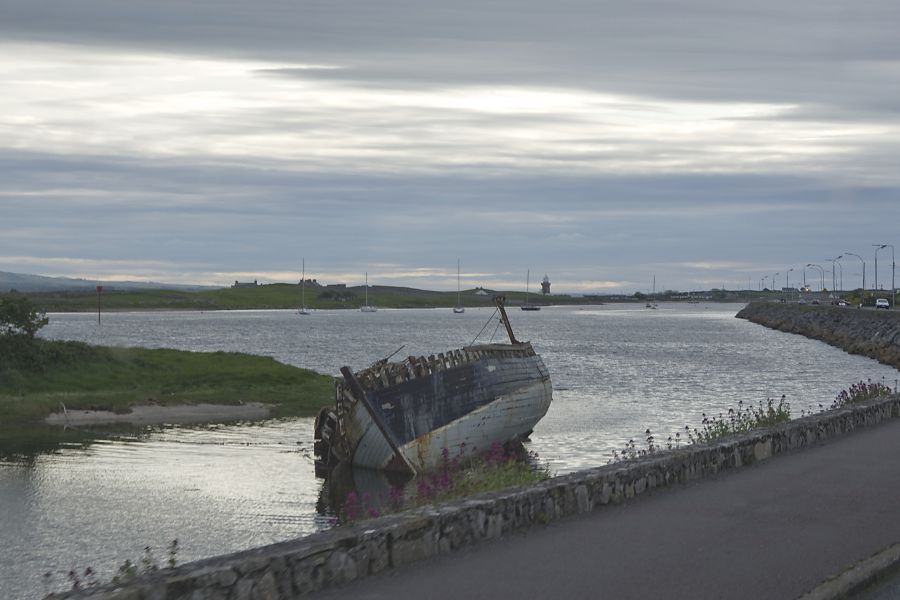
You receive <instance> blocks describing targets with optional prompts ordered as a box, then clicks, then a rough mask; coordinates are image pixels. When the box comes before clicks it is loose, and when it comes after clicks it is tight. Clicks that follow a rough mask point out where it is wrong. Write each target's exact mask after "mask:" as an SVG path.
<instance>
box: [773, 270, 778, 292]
mask: <svg viewBox="0 0 900 600" xmlns="http://www.w3.org/2000/svg"><path fill="white" fill-rule="evenodd" d="M778 275H780V273H775V274H774V275H772V291H773V292H777V291H778V283H777V279H776V278H777V277H778Z"/></svg>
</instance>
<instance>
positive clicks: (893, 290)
mask: <svg viewBox="0 0 900 600" xmlns="http://www.w3.org/2000/svg"><path fill="white" fill-rule="evenodd" d="M875 245H877V246H878V247H877V248H875V288H876V289H877V288H878V251H879V250H882V249H884V248H890V249H891V306H894V305H895V304H896V299H897V298H896V296H897V287H896V285H894V245H893V244H875Z"/></svg>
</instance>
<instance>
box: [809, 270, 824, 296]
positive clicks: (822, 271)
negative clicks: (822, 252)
mask: <svg viewBox="0 0 900 600" xmlns="http://www.w3.org/2000/svg"><path fill="white" fill-rule="evenodd" d="M806 266H807V267H815V268H816V269H818V270H819V271H821V273H822V287H821V290H823V291H824V290H825V269H823V268H822V267H820V266H819V265H814V264H812V263H808V264H807V265H806Z"/></svg>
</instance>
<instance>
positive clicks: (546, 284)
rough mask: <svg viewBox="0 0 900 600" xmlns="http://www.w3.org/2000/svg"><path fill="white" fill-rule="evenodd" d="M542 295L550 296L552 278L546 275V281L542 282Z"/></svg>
mask: <svg viewBox="0 0 900 600" xmlns="http://www.w3.org/2000/svg"><path fill="white" fill-rule="evenodd" d="M541 293H542V294H543V295H545V296H549V295H550V278H549V277H547V275H546V274H544V280H543V281H542V282H541Z"/></svg>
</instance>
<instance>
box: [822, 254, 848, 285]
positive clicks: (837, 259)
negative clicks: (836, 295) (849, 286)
mask: <svg viewBox="0 0 900 600" xmlns="http://www.w3.org/2000/svg"><path fill="white" fill-rule="evenodd" d="M825 260H830V261H831V288H832V289H833V290H837V289H841V290H843V289H844V267H842V266H841V263H840V262H838V261H839V260H841V257H840V256H838V257H837V258H826V259H825ZM835 265H837V267H838V269H839V272H840V274H841V277H840V282H841V287H840V288H838V286H837V281H835V278H834V266H835Z"/></svg>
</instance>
